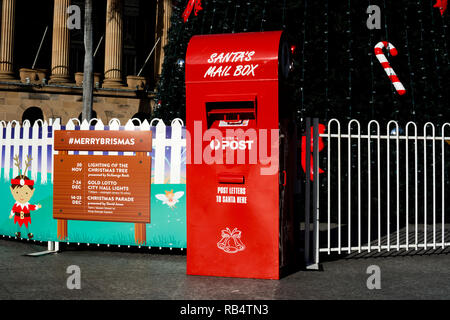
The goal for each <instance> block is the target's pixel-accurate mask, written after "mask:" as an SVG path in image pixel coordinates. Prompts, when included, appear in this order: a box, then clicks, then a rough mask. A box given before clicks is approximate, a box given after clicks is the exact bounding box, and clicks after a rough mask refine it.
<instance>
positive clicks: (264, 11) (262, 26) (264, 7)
mask: <svg viewBox="0 0 450 320" xmlns="http://www.w3.org/2000/svg"><path fill="white" fill-rule="evenodd" d="M266 6H267V0H264V4H263V10H262V16H261V27H260V31H264V22H266Z"/></svg>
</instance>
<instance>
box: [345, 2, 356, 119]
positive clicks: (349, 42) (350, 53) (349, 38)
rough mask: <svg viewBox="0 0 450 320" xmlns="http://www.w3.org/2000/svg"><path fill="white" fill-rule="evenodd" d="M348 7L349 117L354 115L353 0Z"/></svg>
mask: <svg viewBox="0 0 450 320" xmlns="http://www.w3.org/2000/svg"><path fill="white" fill-rule="evenodd" d="M347 5H348V8H347V22H348V29H347V36H348V48H347V53H348V62H349V68H348V94H347V98H346V99H347V101H348V110H349V117H350V118H351V117H352V72H353V60H354V59H353V56H352V15H351V9H352V7H351V0H348V3H347Z"/></svg>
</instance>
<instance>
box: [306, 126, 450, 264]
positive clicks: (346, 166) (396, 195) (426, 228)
mask: <svg viewBox="0 0 450 320" xmlns="http://www.w3.org/2000/svg"><path fill="white" fill-rule="evenodd" d="M403 128H404V129H402V127H401V126H400V125H399V123H397V122H395V121H390V122H389V123H387V125H386V127H385V128H384V129H383V128H382V127H381V125H380V124H379V123H378V122H377V121H370V122H369V123H368V124H367V127H366V128H365V129H364V128H362V125H361V124H360V122H359V121H357V120H351V121H349V122H348V124H347V126H344V129H342V128H341V123H340V122H339V120H337V119H332V120H330V121H329V122H328V124H327V129H326V133H323V134H317V137H320V139H322V140H323V143H324V145H325V148H324V149H323V150H322V151H321V152H318V155H317V158H316V159H317V160H316V162H315V163H314V168H319V167H320V168H321V169H323V170H324V171H325V172H324V173H323V174H320V177H319V179H318V180H319V182H318V183H314V186H313V190H314V189H316V190H317V192H316V194H317V196H316V198H315V199H314V200H313V212H312V214H313V219H312V229H311V231H312V234H311V236H312V239H311V240H312V243H313V252H312V253H313V257H310V258H311V259H309V261H310V262H311V263H313V264H317V263H319V255H320V253H327V254H331V253H332V252H335V253H339V254H340V253H345V254H350V253H364V252H371V251H375V252H380V251H392V250H395V251H399V250H428V249H431V250H433V249H437V248H440V249H445V248H446V247H449V246H450V224H449V223H450V221H448V216H449V213H450V209H449V206H448V195H449V188H448V177H449V175H450V172H449V169H448V168H449V165H448V164H449V160H450V159H448V154H449V149H450V145H449V144H450V123H445V124H442V125H440V126H439V127H438V126H436V125H435V124H433V123H430V122H428V123H426V124H425V125H424V126H423V127H422V128H419V127H418V126H417V125H416V124H415V123H413V122H408V123H407V124H406V125H405V126H404V127H403ZM446 154H447V158H446ZM321 159H322V160H321ZM314 170H316V169H314ZM312 183H313V182H312ZM447 221H448V222H447ZM306 228H307V232H308V234H309V230H308V229H309V226H306Z"/></svg>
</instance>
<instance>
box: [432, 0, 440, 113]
mask: <svg viewBox="0 0 450 320" xmlns="http://www.w3.org/2000/svg"><path fill="white" fill-rule="evenodd" d="M430 8H431V9H430V10H431V30H430V32H431V42H432V43H433V55H434V66H435V68H436V73H437V83H438V88H437V91H438V105H439V106H440V101H441V99H442V92H441V72H440V65H439V62H438V57H437V53H436V51H437V44H436V37H435V32H434V29H435V21H434V9H433V3H431V2H430ZM432 87H433V86H432Z"/></svg>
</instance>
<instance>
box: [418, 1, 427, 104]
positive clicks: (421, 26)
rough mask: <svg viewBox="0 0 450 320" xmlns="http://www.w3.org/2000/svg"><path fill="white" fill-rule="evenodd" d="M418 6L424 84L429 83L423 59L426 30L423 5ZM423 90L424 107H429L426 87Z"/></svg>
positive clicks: (420, 53) (420, 54)
mask: <svg viewBox="0 0 450 320" xmlns="http://www.w3.org/2000/svg"><path fill="white" fill-rule="evenodd" d="M416 6H417V13H418V14H419V20H418V21H419V25H420V47H419V60H420V70H421V75H422V77H421V78H422V83H425V84H426V82H427V75H426V73H425V62H424V59H423V38H424V28H423V15H422V13H423V10H422V7H421V3H420V1H417V2H416ZM423 88H424V89H423V90H422V93H423V94H422V98H423V102H424V105H427V104H428V103H425V102H426V101H427V96H426V90H425V88H426V85H424V86H423Z"/></svg>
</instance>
